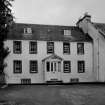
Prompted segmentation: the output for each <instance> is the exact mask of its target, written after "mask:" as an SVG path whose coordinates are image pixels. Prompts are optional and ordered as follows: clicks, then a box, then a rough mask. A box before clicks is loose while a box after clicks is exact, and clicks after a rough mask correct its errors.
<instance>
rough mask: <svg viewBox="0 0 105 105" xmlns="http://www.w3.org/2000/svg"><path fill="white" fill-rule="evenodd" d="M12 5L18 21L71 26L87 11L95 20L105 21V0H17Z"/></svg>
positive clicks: (98, 21)
mask: <svg viewBox="0 0 105 105" xmlns="http://www.w3.org/2000/svg"><path fill="white" fill-rule="evenodd" d="M12 6H13V7H12V13H13V15H14V17H15V19H14V20H15V22H17V23H32V24H50V25H70V26H71V25H75V24H76V22H77V21H78V19H79V18H80V17H83V15H84V13H85V12H88V13H89V14H90V15H91V16H92V21H93V22H97V23H105V0H15V1H14V2H13V3H12Z"/></svg>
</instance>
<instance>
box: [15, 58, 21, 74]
mask: <svg viewBox="0 0 105 105" xmlns="http://www.w3.org/2000/svg"><path fill="white" fill-rule="evenodd" d="M16 63H17V64H18V65H17V64H16ZM16 66H18V67H16ZM16 69H19V70H18V71H17V70H16ZM13 71H14V73H16V74H18V73H19V74H20V73H22V60H14V61H13Z"/></svg>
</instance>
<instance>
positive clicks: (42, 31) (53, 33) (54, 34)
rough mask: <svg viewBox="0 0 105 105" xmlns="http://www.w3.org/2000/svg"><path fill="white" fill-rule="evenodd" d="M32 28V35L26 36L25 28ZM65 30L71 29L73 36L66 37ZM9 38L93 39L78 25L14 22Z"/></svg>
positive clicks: (49, 39) (48, 39)
mask: <svg viewBox="0 0 105 105" xmlns="http://www.w3.org/2000/svg"><path fill="white" fill-rule="evenodd" d="M27 27H28V28H31V29H32V35H28V36H25V35H24V28H27ZM64 30H71V36H70V37H65V36H64ZM7 39H9V40H44V41H92V39H91V37H90V36H89V35H85V34H84V33H83V32H82V30H81V29H79V28H78V27H76V26H59V25H41V24H23V23H14V24H13V25H12V26H11V29H10V31H9V33H8V36H7Z"/></svg>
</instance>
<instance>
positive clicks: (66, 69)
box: [63, 61, 71, 73]
mask: <svg viewBox="0 0 105 105" xmlns="http://www.w3.org/2000/svg"><path fill="white" fill-rule="evenodd" d="M63 66H64V73H70V72H71V62H70V61H64V64H63Z"/></svg>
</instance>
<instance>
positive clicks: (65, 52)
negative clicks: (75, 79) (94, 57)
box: [63, 42, 70, 54]
mask: <svg viewBox="0 0 105 105" xmlns="http://www.w3.org/2000/svg"><path fill="white" fill-rule="evenodd" d="M67 47H68V48H67ZM63 54H70V43H69V42H63Z"/></svg>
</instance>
